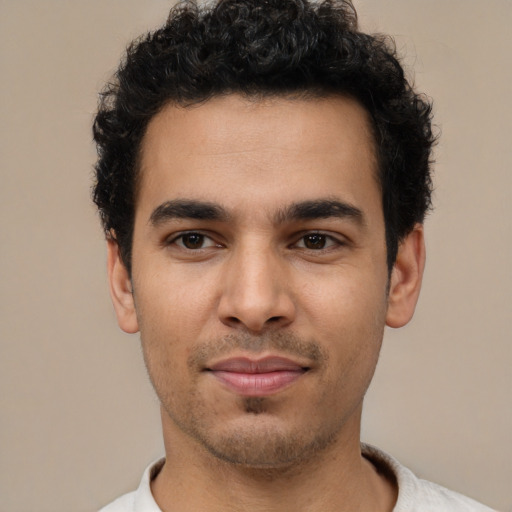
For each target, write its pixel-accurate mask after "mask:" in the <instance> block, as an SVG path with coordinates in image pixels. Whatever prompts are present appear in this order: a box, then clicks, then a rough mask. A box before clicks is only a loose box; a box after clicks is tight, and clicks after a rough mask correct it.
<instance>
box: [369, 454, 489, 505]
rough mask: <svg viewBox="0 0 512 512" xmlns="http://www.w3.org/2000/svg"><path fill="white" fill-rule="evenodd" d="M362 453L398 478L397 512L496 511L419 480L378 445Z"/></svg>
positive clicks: (436, 485)
mask: <svg viewBox="0 0 512 512" xmlns="http://www.w3.org/2000/svg"><path fill="white" fill-rule="evenodd" d="M362 453H363V456H364V457H366V458H367V459H368V460H370V461H371V462H372V463H373V464H374V465H376V466H377V467H378V468H381V470H383V471H385V472H387V473H390V474H392V475H393V477H394V478H395V479H396V482H397V485H398V499H397V502H396V505H395V508H394V509H393V512H495V511H493V509H491V508H489V507H487V506H485V505H482V504H481V503H478V502H477V501H475V500H473V499H471V498H468V497H467V496H463V495H462V494H459V493H458V492H455V491H451V490H449V489H446V488H445V487H442V486H440V485H438V484H435V483H433V482H429V481H427V480H423V479H421V478H418V477H417V476H416V475H415V474H414V473H413V472H412V471H410V470H409V469H407V468H406V467H405V466H402V464H400V463H399V462H398V461H397V460H396V459H394V458H393V457H391V456H390V455H388V454H387V453H385V452H383V451H381V450H379V449H378V448H375V447H374V446H370V445H364V444H363V445H362Z"/></svg>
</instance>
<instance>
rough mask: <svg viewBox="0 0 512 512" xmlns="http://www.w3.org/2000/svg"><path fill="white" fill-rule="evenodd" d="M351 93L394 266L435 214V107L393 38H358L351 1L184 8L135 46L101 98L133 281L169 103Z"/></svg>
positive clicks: (104, 173)
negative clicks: (155, 135)
mask: <svg viewBox="0 0 512 512" xmlns="http://www.w3.org/2000/svg"><path fill="white" fill-rule="evenodd" d="M233 93H236V94H239V95H242V96H245V97H247V98H253V99H258V98H265V97H276V96H277V97H279V96H281V97H295V98H303V99H307V98H310V99H312V98H321V97H326V96H329V95H344V96H349V97H352V98H354V99H355V100H356V101H357V102H359V103H360V105H361V106H363V107H364V109H365V110H366V111H367V113H368V115H369V119H370V127H371V130H372V137H373V141H374V147H375V156H376V160H377V169H376V179H377V180H378V182H379V186H380V189H381V194H382V208H383V214H384V220H385V228H386V245H387V265H388V270H389V272H391V269H392V267H393V264H394V262H395V258H396V254H397V249H398V245H399V243H400V241H401V240H403V238H404V237H405V236H406V235H407V234H408V233H410V232H411V230H412V229H413V227H414V226H415V225H416V224H417V223H422V222H423V220H424V217H425V214H426V212H427V211H428V209H429V207H430V194H431V178H430V155H431V147H432V144H433V142H434V137H433V135H432V131H431V124H430V120H431V106H430V104H429V103H428V102H427V101H426V100H425V98H423V97H422V96H421V95H418V94H417V93H415V92H414V90H413V89H412V87H411V86H410V84H409V83H408V81H407V79H406V77H405V75H404V71H403V69H402V67H401V65H400V63H399V61H398V59H397V56H396V54H395V50H394V47H393V44H392V42H391V40H390V39H389V38H386V37H382V36H371V35H367V34H363V33H361V32H359V31H358V27H357V17H356V13H355V11H354V9H353V7H352V5H351V3H350V2H349V1H326V2H320V3H316V2H308V1H304V0H267V1H265V2H255V1H253V0H245V1H244V0H223V1H220V2H218V3H216V4H215V5H214V6H212V7H211V8H201V7H198V6H197V5H196V4H195V3H194V2H184V3H180V4H179V5H178V6H177V7H176V8H174V9H173V10H172V11H171V13H170V15H169V18H168V21H167V23H166V24H165V25H164V26H163V27H162V28H161V29H159V30H157V31H156V32H154V33H152V34H149V35H147V36H145V37H142V38H140V39H138V40H136V41H135V42H134V43H132V44H131V45H130V47H129V48H128V50H127V54H126V58H125V59H124V61H123V62H122V64H121V66H120V68H119V70H118V71H117V74H116V77H115V80H114V81H113V82H112V83H111V84H109V85H108V87H107V88H106V89H105V90H104V91H103V93H102V96H101V98H102V99H101V103H100V106H99V111H98V114H97V116H96V119H95V123H94V139H95V141H96V143H97V147H98V153H99V158H98V162H97V165H96V177H97V180H96V184H95V187H94V201H95V203H96V204H97V206H98V208H99V211H100V215H101V219H102V223H103V227H104V230H105V233H106V235H107V237H108V238H113V239H115V241H116V242H117V244H118V245H119V248H120V252H121V255H122V258H123V261H124V263H125V265H126V267H127V269H128V271H129V272H131V251H132V240H133V228H134V218H135V208H136V202H137V191H138V184H139V183H140V178H141V176H140V166H139V158H140V150H141V143H142V139H143V137H144V134H145V133H146V129H147V126H148V124H149V122H150V121H151V120H152V119H153V118H154V116H155V115H156V114H157V113H158V112H160V111H161V110H162V109H163V107H164V106H165V105H168V104H174V105H178V106H184V107H186V106H191V105H195V104H200V103H203V102H206V101H208V100H210V99H211V98H214V97H219V96H223V95H228V94H233Z"/></svg>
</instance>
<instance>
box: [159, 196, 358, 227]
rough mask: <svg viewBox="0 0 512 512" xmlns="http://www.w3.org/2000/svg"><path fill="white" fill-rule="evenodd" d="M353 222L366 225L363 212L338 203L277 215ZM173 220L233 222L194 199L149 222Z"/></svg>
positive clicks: (321, 202)
mask: <svg viewBox="0 0 512 512" xmlns="http://www.w3.org/2000/svg"><path fill="white" fill-rule="evenodd" d="M331 217H333V218H340V219H351V220H353V221H355V222H356V223H357V224H360V225H365V224H366V222H365V217H364V214H363V212H362V210H360V209H359V208H357V207H356V206H353V205H351V204H349V203H346V202H343V201H338V200H335V199H315V200H310V201H300V202H297V203H292V204H291V205H289V206H287V207H285V208H283V209H281V210H279V211H278V212H277V214H276V215H275V223H276V224H284V223H286V222H292V221H298V220H315V219H327V218H331ZM173 219H196V220H214V221H224V222H225V221H227V220H229V219H230V215H229V213H228V212H227V211H226V209H225V208H223V207H222V206H220V205H218V204H216V203H210V202H206V201H198V200H194V199H173V200H171V201H166V202H165V203H162V204H161V205H160V206H157V207H156V208H155V209H154V210H153V213H152V214H151V216H150V218H149V222H150V224H152V225H153V226H158V225H160V224H162V223H164V222H166V221H168V220H173Z"/></svg>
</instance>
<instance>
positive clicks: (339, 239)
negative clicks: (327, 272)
mask: <svg viewBox="0 0 512 512" xmlns="http://www.w3.org/2000/svg"><path fill="white" fill-rule="evenodd" d="M308 235H320V236H325V238H326V239H327V240H329V241H331V242H333V243H331V244H329V245H328V246H327V247H323V248H322V249H308V248H307V247H299V249H304V250H305V251H311V252H322V251H326V250H329V249H330V248H331V247H334V246H337V247H343V246H345V245H347V244H348V241H347V239H346V238H345V237H344V236H342V235H340V234H333V233H331V232H328V231H327V232H326V231H321V230H316V229H313V230H307V231H302V232H300V233H298V234H297V235H296V236H295V240H296V241H295V242H294V243H292V244H291V246H292V247H294V246H295V247H297V245H298V244H299V242H301V241H303V240H304V238H305V237H306V236H308Z"/></svg>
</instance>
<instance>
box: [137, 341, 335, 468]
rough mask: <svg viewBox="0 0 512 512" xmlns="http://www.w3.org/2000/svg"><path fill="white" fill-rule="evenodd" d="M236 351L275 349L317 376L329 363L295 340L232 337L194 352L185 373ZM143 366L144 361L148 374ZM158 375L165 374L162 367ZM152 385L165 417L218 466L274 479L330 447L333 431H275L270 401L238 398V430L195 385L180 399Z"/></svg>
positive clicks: (312, 346) (316, 349)
mask: <svg viewBox="0 0 512 512" xmlns="http://www.w3.org/2000/svg"><path fill="white" fill-rule="evenodd" d="M236 349H242V350H247V351H254V352H255V353H261V352H262V351H263V350H277V351H279V353H281V354H284V355H285V356H289V357H291V358H294V357H300V358H301V359H305V360H307V361H310V362H311V365H312V366H314V367H315V368H317V369H320V370H319V371H320V373H321V371H322V369H323V368H324V367H325V366H326V365H327V361H328V354H327V353H326V352H325V350H324V349H323V348H322V347H321V346H320V345H319V344H318V343H316V342H315V341H309V340H304V339H302V338H299V337H297V336H295V335H291V334H283V333H277V334H276V333H274V334H270V335H264V336H260V337H257V338H255V337H251V336H248V335H247V336H246V335H231V336H227V337H224V338H222V339H220V340H216V341H214V342H209V343H205V344H201V345H198V346H197V347H195V348H194V349H193V350H192V352H191V354H190V355H189V358H188V360H187V366H188V369H189V372H190V374H191V375H200V374H201V372H202V371H203V370H204V368H205V367H206V366H207V365H208V364H209V363H210V362H211V361H212V360H213V359H214V358H219V357H224V356H229V354H231V353H233V351H234V350H236ZM148 363H150V362H149V361H146V364H147V365H148V370H150V368H149V366H150V365H149V364H148ZM160 370H161V371H164V372H165V370H164V369H163V368H160ZM149 373H150V374H151V373H152V372H151V371H149ZM152 380H153V379H152ZM153 385H154V387H155V389H156V391H157V394H158V396H159V398H160V401H161V404H162V406H163V408H164V411H165V413H166V414H167V416H168V417H169V419H170V420H171V421H172V422H173V423H174V424H175V425H176V426H177V427H178V428H179V429H180V430H181V431H182V432H184V433H185V434H187V435H188V436H189V437H190V438H192V439H193V440H194V441H196V442H197V443H198V444H199V445H200V446H201V447H202V449H204V450H206V452H207V453H208V454H210V455H213V456H214V457H215V458H216V459H217V460H218V461H223V462H227V463H229V464H234V465H237V466H239V467H240V468H245V469H246V470H248V471H249V470H251V471H252V470H255V471H263V473H266V474H274V472H275V471H278V472H280V473H282V472H287V471H289V470H291V469H292V468H295V469H298V468H299V467H300V466H302V465H303V464H304V463H305V462H306V461H308V460H311V458H314V457H315V454H318V453H319V452H321V451H323V450H324V449H325V448H326V447H328V446H329V445H330V444H332V442H333V440H334V439H335V437H336V429H334V431H333V429H326V428H319V429H317V430H315V431H313V429H311V428H309V429H308V428H304V426H302V427H301V426H296V427H294V426H293V425H291V426H290V425H284V428H283V425H280V426H277V424H276V423H275V422H273V418H272V415H273V413H274V405H273V400H272V398H269V397H244V398H239V399H238V403H239V404H240V411H241V414H243V413H245V415H246V418H244V419H243V422H242V424H243V427H240V426H239V425H240V424H239V425H238V426H237V427H235V428H229V427H228V428H224V425H222V423H221V422H217V420H216V419H215V414H216V413H215V411H214V405H213V404H212V403H208V402H206V400H205V399H204V398H203V397H201V396H200V394H199V393H198V392H197V389H194V385H192V386H191V387H190V388H189V391H188V393H184V394H183V395H181V396H180V395H178V394H176V393H173V392H172V390H169V389H168V386H166V383H165V382H164V381H163V380H160V381H159V382H155V381H154V380H153ZM288 427H290V428H288Z"/></svg>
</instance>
